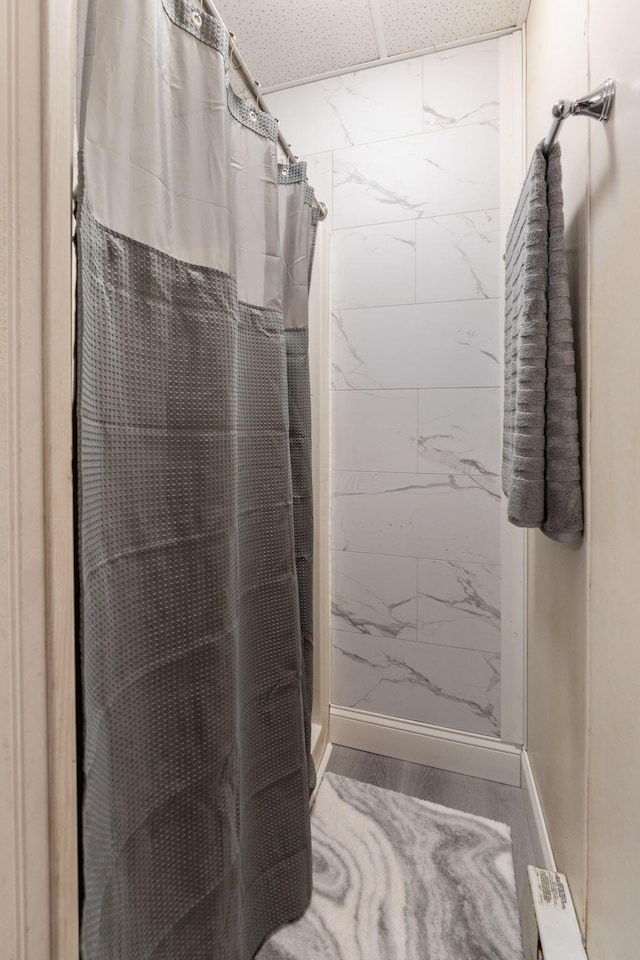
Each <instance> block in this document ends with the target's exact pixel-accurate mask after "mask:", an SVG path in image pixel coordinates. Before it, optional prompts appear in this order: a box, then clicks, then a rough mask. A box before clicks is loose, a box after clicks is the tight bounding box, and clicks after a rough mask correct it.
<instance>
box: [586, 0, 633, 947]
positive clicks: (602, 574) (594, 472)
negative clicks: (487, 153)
mask: <svg viewBox="0 0 640 960" xmlns="http://www.w3.org/2000/svg"><path fill="white" fill-rule="evenodd" d="M638 37H640V7H638V4H637V2H635V0H616V2H615V3H612V2H611V0H590V24H589V38H590V62H591V77H592V81H593V82H595V83H598V82H599V81H600V80H601V79H604V78H605V77H608V76H612V77H614V78H615V80H616V85H617V97H616V105H615V111H614V114H613V119H612V122H611V123H609V124H608V125H607V127H606V128H604V129H598V128H597V127H595V128H594V129H592V131H591V341H592V364H591V366H592V372H591V398H592V399H591V413H592V427H591V438H592V446H591V451H592V455H591V499H592V504H593V509H592V511H591V514H592V516H591V583H592V586H591V630H590V650H591V653H590V676H591V679H590V698H589V702H590V709H589V729H590V734H589V816H588V823H589V834H588V857H589V859H588V908H587V940H588V952H589V958H590V960H634V958H636V957H637V956H638V953H639V951H640V947H639V945H638V944H639V942H640V909H639V907H640V835H639V832H638V815H639V813H640V763H639V762H638V758H639V757H640V637H639V633H640V629H639V627H638V611H637V606H636V603H637V597H638V591H639V584H640V497H639V491H640V371H639V365H640V306H639V303H640V297H639V293H638V289H639V288H638V280H639V263H640V163H639V159H638V158H639V157H640V122H639V119H638V118H639V117H640V58H639V56H638Z"/></svg>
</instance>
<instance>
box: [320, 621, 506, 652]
mask: <svg viewBox="0 0 640 960" xmlns="http://www.w3.org/2000/svg"><path fill="white" fill-rule="evenodd" d="M407 629H408V630H412V629H414V628H413V627H411V626H409V627H407ZM415 629H416V630H417V627H416V628H415ZM331 632H332V633H346V634H348V635H349V636H350V637H367V638H368V639H369V640H391V641H392V642H393V643H395V642H396V641H398V640H400V641H401V642H402V643H419V644H421V645H422V646H423V647H440V648H441V649H444V650H464V651H466V652H467V653H481V654H486V655H487V656H489V657H498V658H499V657H500V651H499V650H481V649H479V648H478V647H459V646H457V645H455V646H454V644H452V643H434V642H433V640H418V639H416V640H411V639H410V638H409V637H390V636H388V635H387V634H385V633H365V632H364V631H362V630H344V629H343V628H342V627H333V626H332V627H331ZM331 646H333V644H331Z"/></svg>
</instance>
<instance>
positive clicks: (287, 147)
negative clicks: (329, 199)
mask: <svg viewBox="0 0 640 960" xmlns="http://www.w3.org/2000/svg"><path fill="white" fill-rule="evenodd" d="M203 4H204V6H205V7H206V8H207V10H208V12H209V13H210V14H211V16H212V17H215V18H216V20H219V21H220V23H221V24H222V25H223V26H224V27H225V30H226V29H227V28H226V24H225V22H224V20H223V19H222V17H221V16H220V14H219V12H218V10H217V8H216V5H215V3H213V0H201V3H200V6H201V8H202V5H203ZM196 14H197V10H196ZM227 33H228V35H229V55H230V57H231V63H232V64H233V66H234V67H236V69H237V70H238V72H239V73H240V76H241V77H242V79H243V80H244V82H245V84H246V85H247V88H248V90H249V93H250V94H251V96H252V97H254V99H255V101H256V103H257V105H258V106H259V107H260V109H261V110H262V111H263V113H268V114H269V116H270V117H272V116H273V113H272V112H271V110H270V109H269V107H268V106H267V103H266V101H265V99H264V97H263V96H262V94H261V93H260V84H259V82H258V81H257V80H255V79H254V77H253V74H252V73H251V71H250V70H249V67H248V66H247V64H246V63H245V61H244V58H243V56H242V54H241V53H240V50H239V49H238V45H237V43H236V40H235V35H234V34H233V33H231V31H230V30H227ZM275 119H276V120H277V119H278V118H277V117H276V118H275ZM278 143H279V144H280V146H281V147H282V149H283V151H284V153H285V155H286V157H287V159H288V161H289V163H296V162H297V161H298V157H296V155H295V153H294V152H293V150H292V149H291V144H290V143H287V141H286V140H285V138H284V136H283V134H282V131H281V130H280V129H278ZM317 204H318V219H319V220H325V219H326V216H327V213H328V212H329V209H328V207H327V205H326V203H323V202H322V200H318V201H317Z"/></svg>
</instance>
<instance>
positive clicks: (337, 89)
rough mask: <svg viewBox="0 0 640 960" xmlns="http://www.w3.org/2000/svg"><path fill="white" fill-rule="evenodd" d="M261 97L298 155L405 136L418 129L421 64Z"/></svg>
mask: <svg viewBox="0 0 640 960" xmlns="http://www.w3.org/2000/svg"><path fill="white" fill-rule="evenodd" d="M265 99H266V101H267V103H268V105H269V109H270V110H271V111H272V112H273V113H274V114H275V116H276V117H278V118H279V120H280V125H281V127H282V129H283V130H284V131H285V132H286V135H287V138H288V139H289V140H290V141H291V143H292V144H293V147H294V149H295V151H296V153H299V154H301V155H303V154H307V153H318V152H319V151H322V150H336V149H339V148H340V147H350V146H355V145H356V144H359V143H371V142H372V141H374V140H389V139H392V138H394V137H408V136H411V135H412V134H417V133H420V132H421V131H422V124H423V120H422V115H423V103H422V62H421V60H420V58H419V57H416V58H415V59H412V60H403V61H400V62H398V63H389V64H382V65H380V66H377V67H372V68H371V69H370V70H360V71H357V72H356V73H344V74H341V75H340V76H339V77H328V78H327V79H326V80H316V81H315V82H314V83H305V84H303V85H301V86H299V87H291V88H290V89H288V90H280V91H277V92H276V93H269V94H267V96H266V98H265Z"/></svg>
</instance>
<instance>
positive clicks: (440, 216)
mask: <svg viewBox="0 0 640 960" xmlns="http://www.w3.org/2000/svg"><path fill="white" fill-rule="evenodd" d="M329 152H331V153H336V152H337V151H335V150H332V151H328V150H323V151H321V153H329ZM320 155H321V154H315V153H311V154H309V156H310V157H315V156H320ZM470 213H498V214H499V213H500V207H487V206H485V207H477V208H475V209H473V210H453V211H452V212H451V213H429V214H425V215H424V216H419V217H405V218H404V220H375V221H374V222H373V223H352V224H349V225H347V226H344V227H334V233H340V232H341V231H343V230H362V229H364V228H365V227H391V226H395V225H396V224H399V223H411V221H412V220H413V221H415V222H416V223H417V221H418V220H445V219H446V218H447V217H465V216H467V215H468V214H470ZM416 229H417V228H416ZM496 246H497V247H499V246H500V243H499V242H498V243H496ZM481 299H483V300H484V299H486V298H485V297H482V298H481ZM491 299H494V298H493V297H491Z"/></svg>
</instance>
